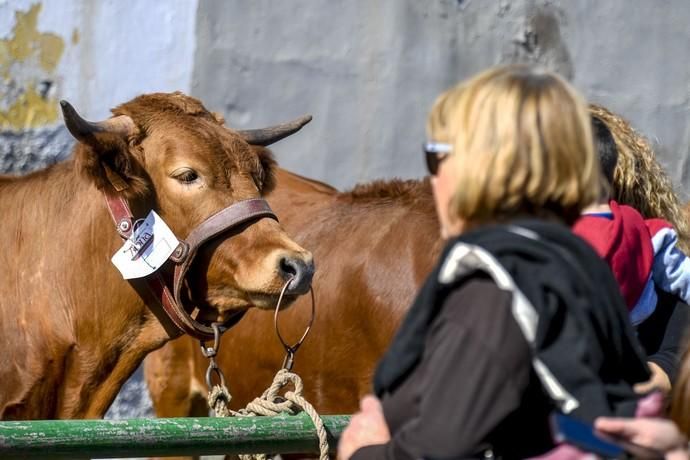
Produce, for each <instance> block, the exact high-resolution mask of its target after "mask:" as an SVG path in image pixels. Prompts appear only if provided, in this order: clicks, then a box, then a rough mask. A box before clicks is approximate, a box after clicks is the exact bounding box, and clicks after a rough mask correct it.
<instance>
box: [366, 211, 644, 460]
mask: <svg viewBox="0 0 690 460" xmlns="http://www.w3.org/2000/svg"><path fill="white" fill-rule="evenodd" d="M480 279H484V284H483V288H482V290H483V291H484V294H477V287H478V286H477V285H476V283H477V281H478V280H480ZM487 281H488V285H487ZM468 290H471V291H472V292H473V293H474V294H473V295H472V296H468V292H469V291H468ZM492 291H493V292H492ZM458 293H464V295H463V296H461V297H458V295H457V294H458ZM497 293H499V294H500V293H502V294H503V300H500V296H498V297H497ZM465 317H467V318H468V323H466V324H465V323H463V321H462V319H463V318H465ZM453 318H454V319H453ZM511 354H513V355H514V356H513V359H512V360H511V361H510V362H505V361H504V360H503V359H502V357H503V356H507V355H508V356H509V355H511ZM432 362H434V363H435V365H433V366H430V363H432ZM516 365H517V367H515V366H516ZM442 367H450V368H451V370H448V369H442ZM441 376H442V377H441ZM648 377H649V374H648V370H647V366H646V364H645V358H644V354H643V352H642V350H641V348H640V345H639V344H638V342H637V340H636V339H635V336H634V332H633V331H632V328H631V326H630V324H629V322H628V319H627V310H626V308H625V305H624V303H623V300H622V298H621V297H620V294H619V290H618V287H617V285H616V282H615V279H614V278H613V276H612V275H611V272H610V270H609V269H608V267H607V266H606V264H605V262H604V261H602V260H601V259H600V258H599V257H598V256H597V255H596V253H595V252H594V251H593V250H592V249H591V248H590V247H589V246H588V245H587V244H586V243H585V242H584V241H582V240H580V239H579V238H578V237H576V236H574V235H573V234H572V233H571V232H570V230H569V229H568V228H567V227H565V226H562V225H559V224H554V223H547V222H543V221H519V222H518V221H516V222H514V223H513V225H500V226H498V225H497V226H490V227H484V228H481V229H477V230H476V231H472V232H469V233H467V234H464V235H462V236H461V237H459V238H457V239H456V240H454V241H452V242H450V243H449V244H448V246H447V247H446V249H445V250H444V251H443V254H442V256H441V261H440V263H439V264H438V266H437V267H436V268H435V269H434V271H433V272H432V274H431V275H430V276H429V278H428V279H427V281H426V283H425V284H424V286H423V287H422V289H421V291H420V293H419V295H418V297H417V299H416V301H415V303H414V305H413V306H412V308H411V309H410V312H409V313H408V316H407V317H406V319H405V321H404V322H403V325H402V326H401V329H400V330H399V332H398V334H397V335H396V337H395V339H394V341H393V343H392V345H391V347H390V349H389V351H388V352H387V353H386V355H385V356H384V358H383V359H382V361H381V363H380V365H379V367H378V369H377V371H376V375H375V380H374V387H375V391H376V393H377V394H378V395H379V396H380V397H382V399H383V402H384V411H385V413H386V419H387V421H388V422H389V427H390V428H391V430H392V435H393V439H392V441H391V442H390V443H389V444H388V445H385V446H377V447H368V448H364V449H360V450H359V451H358V452H357V455H356V457H357V458H370V457H381V456H383V457H389V458H393V457H394V458H399V457H400V458H405V457H407V456H409V457H410V458H419V457H424V458H463V457H466V456H471V455H473V454H474V453H476V452H477V451H478V450H481V449H483V448H484V447H486V446H487V445H491V446H492V448H493V449H494V451H497V452H499V453H500V455H502V456H504V457H512V456H515V457H518V456H525V455H527V454H530V455H533V454H536V453H538V452H539V451H543V450H544V449H545V448H547V447H548V446H547V444H548V443H547V441H545V437H546V436H547V431H548V429H547V427H546V414H547V413H548V409H550V408H551V407H556V408H558V409H560V410H562V411H563V412H568V413H571V414H572V415H573V416H575V417H578V418H581V419H584V420H587V421H593V419H594V418H595V417H597V416H599V415H614V414H615V415H627V416H630V415H633V413H634V410H635V407H636V403H637V396H636V395H635V393H634V392H633V390H632V385H633V384H634V383H636V382H640V381H644V380H646V379H647V378H648ZM411 381H414V382H416V383H415V385H410V382H411ZM413 386H416V387H420V386H423V387H426V388H430V389H432V391H431V392H427V391H424V389H419V388H418V389H416V390H415V389H414V388H413ZM448 389H452V393H449V391H448ZM401 394H402V395H403V396H405V395H407V397H406V398H400V395H401ZM396 396H397V397H396ZM396 399H399V400H398V403H397V404H391V403H390V402H391V401H393V402H394V401H395V400H396ZM403 399H405V400H406V403H407V404H409V406H408V408H409V411H408V417H409V419H408V420H407V423H401V422H400V421H401V420H403V419H405V417H404V414H401V413H400V410H399V409H396V407H400V406H401V405H404V404H405V402H404V401H403ZM431 407H436V408H441V409H442V410H441V412H440V413H438V411H432V410H431V409H430V408H431ZM435 412H436V415H434V413H435ZM477 414H482V417H477ZM391 417H392V418H395V419H396V420H391V419H390V418H391ZM437 417H438V418H440V419H441V420H442V423H443V425H442V427H450V428H451V430H448V429H445V428H442V427H439V426H438V423H435V422H434V420H435V419H436V418H437ZM431 426H433V427H436V428H435V429H434V430H433V432H430V433H428V435H427V436H426V438H425V436H424V432H425V429H428V427H431ZM526 426H529V427H530V428H531V429H530V430H528V433H527V432H525V429H526V428H525V427H526ZM410 427H416V428H410ZM453 430H454V432H453ZM440 432H444V433H445V434H446V439H445V441H444V440H443V439H441V437H442V436H440ZM430 439H433V442H430ZM444 443H445V444H444ZM444 446H445V447H444ZM518 452H519V453H518Z"/></svg>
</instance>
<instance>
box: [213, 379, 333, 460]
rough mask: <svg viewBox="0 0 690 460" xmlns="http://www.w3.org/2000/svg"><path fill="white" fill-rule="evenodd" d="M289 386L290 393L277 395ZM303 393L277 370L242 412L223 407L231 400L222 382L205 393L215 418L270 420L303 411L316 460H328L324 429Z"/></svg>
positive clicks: (251, 458) (248, 459)
mask: <svg viewBox="0 0 690 460" xmlns="http://www.w3.org/2000/svg"><path fill="white" fill-rule="evenodd" d="M289 384H292V386H293V388H294V391H286V392H285V394H284V395H282V396H281V395H280V394H279V392H280V391H281V390H282V389H283V388H284V387H286V386H287V385H289ZM303 391H304V384H303V383H302V379H301V378H300V377H299V376H298V375H297V374H294V373H292V372H290V371H288V370H287V369H281V370H279V371H278V373H277V374H276V376H275V377H274V378H273V383H271V386H270V387H268V388H267V389H266V391H264V392H263V394H262V395H261V396H260V397H258V398H255V399H254V400H253V401H251V402H250V403H249V404H247V407H245V408H244V409H240V410H239V411H232V410H230V409H228V406H227V405H228V404H229V403H230V400H231V399H232V398H231V396H230V392H229V391H228V389H227V387H226V386H225V385H223V384H222V383H221V384H218V385H214V386H213V388H212V389H211V391H209V393H208V406H209V408H211V409H212V410H213V411H214V412H215V414H216V417H230V416H234V417H254V416H267V417H272V416H276V415H281V414H288V415H296V414H298V413H300V412H302V411H304V412H306V414H307V415H308V416H309V418H310V419H311V421H312V423H313V424H314V426H315V427H316V435H317V437H318V438H319V452H320V454H319V460H328V458H329V457H328V434H327V433H326V427H325V426H324V424H323V420H321V417H320V416H319V414H318V412H316V409H314V406H312V405H311V404H310V403H309V401H307V400H306V399H305V398H304V397H303V396H302V392H303ZM240 458H241V459H242V460H265V459H266V458H267V456H266V455H265V454H258V455H240Z"/></svg>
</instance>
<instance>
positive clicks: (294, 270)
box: [279, 257, 314, 295]
mask: <svg viewBox="0 0 690 460" xmlns="http://www.w3.org/2000/svg"><path fill="white" fill-rule="evenodd" d="M279 271H280V276H281V277H282V278H283V279H285V280H289V279H290V278H292V281H290V284H289V285H288V287H287V292H288V293H290V294H297V295H301V294H306V293H307V292H308V291H309V287H310V286H311V279H312V277H313V276H314V264H313V263H306V262H305V261H303V260H302V259H294V258H292V257H282V258H281V259H280V264H279Z"/></svg>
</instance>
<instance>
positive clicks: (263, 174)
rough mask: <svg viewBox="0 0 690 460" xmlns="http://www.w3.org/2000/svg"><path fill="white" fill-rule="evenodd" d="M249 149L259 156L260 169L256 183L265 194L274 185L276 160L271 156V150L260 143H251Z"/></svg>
mask: <svg viewBox="0 0 690 460" xmlns="http://www.w3.org/2000/svg"><path fill="white" fill-rule="evenodd" d="M251 149H252V150H253V151H254V152H255V153H256V155H257V156H258V157H259V163H260V164H261V170H260V171H259V175H258V177H257V179H258V181H257V182H258V183H259V185H260V187H259V188H260V189H261V193H262V194H266V193H269V192H271V191H272V190H273V189H274V188H275V186H276V176H275V169H276V168H277V167H278V162H276V160H275V158H274V157H273V152H271V151H270V150H269V149H267V148H266V147H262V146H260V145H252V146H251Z"/></svg>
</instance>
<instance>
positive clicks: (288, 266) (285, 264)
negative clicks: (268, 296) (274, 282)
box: [280, 257, 297, 280]
mask: <svg viewBox="0 0 690 460" xmlns="http://www.w3.org/2000/svg"><path fill="white" fill-rule="evenodd" d="M280 275H281V276H282V277H283V278H284V279H285V280H289V279H290V278H294V277H295V276H297V268H296V267H295V264H294V262H293V261H291V260H290V259H287V258H285V257H283V258H281V259H280Z"/></svg>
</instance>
